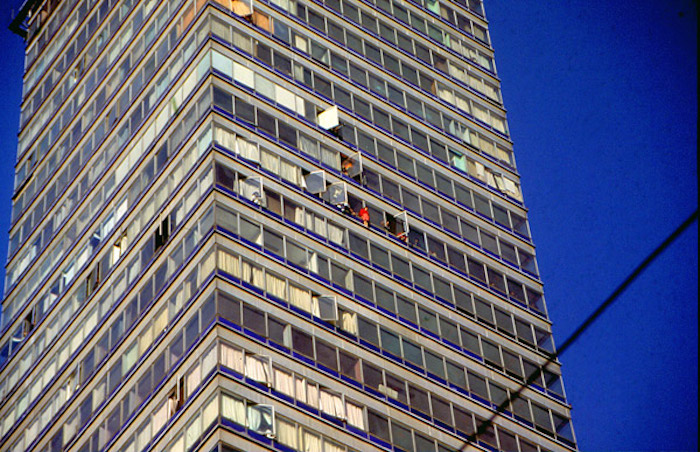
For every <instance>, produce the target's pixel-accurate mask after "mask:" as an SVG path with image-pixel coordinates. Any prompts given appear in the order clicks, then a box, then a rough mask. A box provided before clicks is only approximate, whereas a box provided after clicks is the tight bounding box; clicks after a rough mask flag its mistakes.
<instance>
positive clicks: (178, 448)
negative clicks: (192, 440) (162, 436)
mask: <svg viewBox="0 0 700 452" xmlns="http://www.w3.org/2000/svg"><path fill="white" fill-rule="evenodd" d="M169 449H170V450H169V451H168V452H185V437H184V435H180V436H179V437H178V438H177V439H176V440H175V441H173V442H172V443H171V444H170V448H169Z"/></svg>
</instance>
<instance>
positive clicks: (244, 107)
mask: <svg viewBox="0 0 700 452" xmlns="http://www.w3.org/2000/svg"><path fill="white" fill-rule="evenodd" d="M236 117H237V118H240V119H243V120H244V121H248V122H249V123H251V124H255V108H254V107H253V106H252V105H250V104H249V103H248V102H245V101H242V100H240V99H236Z"/></svg>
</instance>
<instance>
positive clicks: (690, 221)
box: [459, 209, 698, 451]
mask: <svg viewBox="0 0 700 452" xmlns="http://www.w3.org/2000/svg"><path fill="white" fill-rule="evenodd" d="M697 218H698V211H697V209H695V212H693V213H692V214H691V215H690V216H689V217H688V218H686V220H685V221H684V222H683V223H681V224H680V226H678V227H677V228H676V229H675V230H674V231H673V232H672V233H671V234H670V235H669V236H668V237H666V239H665V240H664V241H663V242H661V244H660V245H659V246H657V247H656V248H655V249H654V251H652V252H651V253H650V254H649V255H648V256H647V257H646V258H645V259H644V260H643V261H642V262H641V263H640V264H639V265H638V266H637V267H636V268H635V269H634V270H633V271H632V272H631V273H630V274H629V275H628V276H627V277H626V278H625V280H624V281H622V283H620V285H619V286H617V288H615V290H614V291H613V292H612V293H611V294H610V295H609V296H608V298H606V299H605V301H603V302H602V303H601V304H600V306H598V307H597V308H596V310H595V311H593V313H592V314H590V315H589V316H588V317H587V318H586V320H584V321H583V323H581V325H579V326H578V328H576V330H575V331H574V332H573V333H572V334H571V335H570V336H569V337H568V338H567V339H566V340H565V341H564V342H563V343H562V345H561V346H560V347H558V348H557V351H556V353H550V354H549V357H548V358H547V361H545V363H544V364H542V365H541V366H540V367H539V368H537V370H535V371H533V372H532V373H531V374H530V376H529V377H528V378H527V380H525V382H524V383H522V384H521V385H520V387H518V389H517V390H516V391H514V392H512V393H511V395H510V397H508V399H506V400H505V401H504V402H503V403H501V404H500V405H499V406H498V407H497V408H496V411H495V412H494V413H493V414H492V415H491V417H489V418H488V419H486V420H484V421H482V422H481V424H479V427H478V428H477V429H476V431H475V432H474V433H473V434H472V435H470V436H469V437H468V438H467V440H466V441H465V443H464V445H463V446H462V447H460V449H459V450H460V451H466V450H467V449H468V447H469V446H471V445H473V444H475V443H476V442H477V440H478V438H479V436H480V435H483V434H484V433H485V432H486V431H487V430H488V429H489V428H490V427H491V426H492V425H493V421H494V420H495V419H496V417H497V416H498V415H499V414H502V413H503V411H504V410H506V409H507V408H508V406H509V405H510V404H511V403H512V402H514V401H515V400H517V399H519V398H520V396H521V394H522V392H523V391H524V390H525V388H526V387H528V386H529V385H530V384H532V383H533V382H534V381H535V380H537V379H538V378H539V377H540V375H542V373H543V372H544V371H545V370H547V366H549V365H550V364H552V363H553V362H554V361H556V360H557V358H559V357H560V356H561V355H562V354H563V353H564V352H565V351H566V350H567V349H568V348H569V347H571V346H572V345H573V344H574V343H575V342H576V341H577V340H578V339H579V338H580V337H581V335H582V334H583V333H584V332H585V331H586V330H587V329H588V328H589V327H590V326H591V325H592V324H593V323H594V322H595V321H596V320H598V318H599V317H600V316H601V315H602V314H603V313H604V312H605V311H606V310H607V309H608V308H609V307H610V306H611V305H612V304H613V302H615V300H617V299H618V297H619V296H620V295H621V294H622V293H623V292H624V291H625V289H627V288H628V287H629V286H630V284H632V283H633V282H634V280H635V279H637V277H638V276H639V275H640V274H641V273H642V272H643V271H644V270H646V268H647V267H648V266H649V265H651V263H652V262H654V260H656V258H657V257H659V255H660V254H661V253H663V252H664V250H665V249H666V248H668V247H669V246H670V245H671V244H672V243H673V242H674V241H675V240H676V239H677V238H678V237H679V236H680V235H681V234H682V233H683V231H685V230H686V229H687V228H688V227H689V226H690V225H691V224H693V223H694V222H695V221H696V220H697Z"/></svg>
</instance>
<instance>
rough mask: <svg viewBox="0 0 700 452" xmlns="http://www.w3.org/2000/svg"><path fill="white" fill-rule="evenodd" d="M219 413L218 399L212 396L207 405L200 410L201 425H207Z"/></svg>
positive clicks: (214, 419) (205, 426)
mask: <svg viewBox="0 0 700 452" xmlns="http://www.w3.org/2000/svg"><path fill="white" fill-rule="evenodd" d="M218 415H219V401H218V399H217V398H216V397H214V398H212V399H211V400H210V401H209V403H208V404H207V406H205V407H204V411H202V426H203V427H204V428H207V427H209V426H210V425H211V424H212V423H213V422H214V421H216V418H217V417H218Z"/></svg>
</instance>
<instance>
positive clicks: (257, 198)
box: [251, 191, 262, 206]
mask: <svg viewBox="0 0 700 452" xmlns="http://www.w3.org/2000/svg"><path fill="white" fill-rule="evenodd" d="M251 201H253V204H255V205H256V206H261V205H262V196H261V195H260V192H259V191H255V192H253V195H252V196H251Z"/></svg>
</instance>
